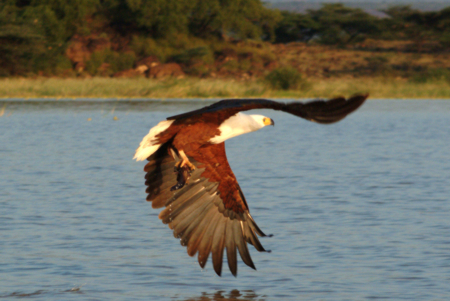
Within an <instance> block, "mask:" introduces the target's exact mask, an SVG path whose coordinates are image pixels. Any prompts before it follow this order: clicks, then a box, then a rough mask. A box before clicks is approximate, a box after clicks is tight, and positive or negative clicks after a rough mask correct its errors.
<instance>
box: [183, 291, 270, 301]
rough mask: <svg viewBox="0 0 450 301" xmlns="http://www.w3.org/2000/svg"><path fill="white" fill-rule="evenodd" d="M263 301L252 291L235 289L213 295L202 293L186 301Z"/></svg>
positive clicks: (262, 298) (261, 297)
mask: <svg viewBox="0 0 450 301" xmlns="http://www.w3.org/2000/svg"><path fill="white" fill-rule="evenodd" d="M230 300H237V301H264V300H265V298H264V296H258V295H257V294H255V292H254V291H252V290H242V291H239V290H237V289H234V290H231V291H230V292H228V293H227V292H226V291H217V292H215V293H202V295H201V296H200V297H196V298H188V299H186V301H230Z"/></svg>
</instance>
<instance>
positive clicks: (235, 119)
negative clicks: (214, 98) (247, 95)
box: [209, 113, 275, 143]
mask: <svg viewBox="0 0 450 301" xmlns="http://www.w3.org/2000/svg"><path fill="white" fill-rule="evenodd" d="M267 125H275V123H274V122H273V120H272V119H270V118H269V117H266V116H262V115H246V114H244V113H237V114H236V115H234V116H232V117H230V118H228V119H227V120H225V121H224V122H223V123H222V124H221V125H220V126H219V130H220V135H217V136H215V137H213V138H211V139H210V140H209V141H210V142H212V143H221V142H224V141H225V140H227V139H230V138H232V137H236V136H239V135H242V134H246V133H250V132H254V131H257V130H259V129H261V128H263V127H265V126H267Z"/></svg>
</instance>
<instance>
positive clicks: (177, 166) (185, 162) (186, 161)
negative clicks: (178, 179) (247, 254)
mask: <svg viewBox="0 0 450 301" xmlns="http://www.w3.org/2000/svg"><path fill="white" fill-rule="evenodd" d="M178 153H179V154H180V156H181V161H178V162H177V163H176V164H175V171H177V170H178V169H180V168H182V167H184V166H186V165H187V166H188V168H189V171H193V170H195V166H194V164H192V163H191V162H190V161H189V158H188V157H187V156H186V154H185V153H184V151H182V150H180V151H178Z"/></svg>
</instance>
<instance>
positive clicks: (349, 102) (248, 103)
mask: <svg viewBox="0 0 450 301" xmlns="http://www.w3.org/2000/svg"><path fill="white" fill-rule="evenodd" d="M367 97H368V94H366V95H355V96H352V97H350V98H349V99H345V98H344V97H336V98H333V99H329V100H322V99H317V100H313V101H310V102H307V103H301V102H292V103H282V102H276V101H273V100H268V99H224V100H221V101H219V102H216V103H214V104H212V105H210V106H206V107H204V108H201V109H198V110H194V111H191V112H187V113H183V114H180V115H175V116H171V117H168V118H167V120H177V121H181V120H187V119H192V118H193V117H198V116H200V115H201V116H203V118H206V117H207V116H210V117H212V118H214V119H215V120H217V122H218V123H219V124H220V123H222V122H223V121H224V120H226V119H228V118H229V117H231V116H233V115H235V114H236V113H238V112H241V111H248V110H253V109H272V110H277V111H283V112H286V113H289V114H293V115H295V116H298V117H301V118H304V119H306V120H309V121H314V122H318V123H325V124H327V123H333V122H337V121H339V120H341V119H343V118H344V117H345V116H347V115H348V114H350V113H352V112H353V111H355V110H356V109H357V108H359V107H360V106H361V105H362V104H363V103H364V101H365V100H366V99H367Z"/></svg>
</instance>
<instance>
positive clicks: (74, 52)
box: [66, 35, 111, 73]
mask: <svg viewBox="0 0 450 301" xmlns="http://www.w3.org/2000/svg"><path fill="white" fill-rule="evenodd" d="M110 48H111V42H110V40H109V39H108V38H104V37H98V36H88V37H82V36H79V35H74V36H73V37H72V39H71V40H70V43H69V47H67V49H66V56H67V58H69V60H70V61H71V62H72V65H73V67H74V69H75V71H76V72H78V73H80V72H83V71H84V69H85V67H86V62H87V61H88V60H89V59H90V57H91V54H92V53H93V52H95V51H102V50H105V49H110Z"/></svg>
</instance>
